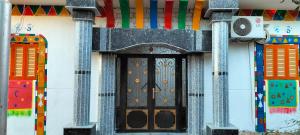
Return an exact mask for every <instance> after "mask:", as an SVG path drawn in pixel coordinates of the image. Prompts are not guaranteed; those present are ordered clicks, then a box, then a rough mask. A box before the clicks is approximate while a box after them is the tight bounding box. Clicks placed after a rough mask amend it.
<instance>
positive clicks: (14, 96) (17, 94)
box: [7, 80, 34, 116]
mask: <svg viewBox="0 0 300 135" xmlns="http://www.w3.org/2000/svg"><path fill="white" fill-rule="evenodd" d="M32 84H33V81H31V80H10V81H9V89H8V112H7V113H8V116H31V113H32V111H31V110H32V102H33V91H34V90H33V89H34V87H33V85H32Z"/></svg>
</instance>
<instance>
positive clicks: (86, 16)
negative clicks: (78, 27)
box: [72, 9, 95, 22]
mask: <svg viewBox="0 0 300 135" xmlns="http://www.w3.org/2000/svg"><path fill="white" fill-rule="evenodd" d="M72 17H73V20H74V21H79V20H84V21H93V22H94V20H95V13H94V12H93V11H90V10H80V9H76V10H75V9H74V10H73V13H72Z"/></svg>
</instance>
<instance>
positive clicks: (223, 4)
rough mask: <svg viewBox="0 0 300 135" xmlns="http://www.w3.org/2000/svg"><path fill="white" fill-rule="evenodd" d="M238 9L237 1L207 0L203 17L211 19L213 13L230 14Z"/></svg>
mask: <svg viewBox="0 0 300 135" xmlns="http://www.w3.org/2000/svg"><path fill="white" fill-rule="evenodd" d="M238 9H239V1H238V0H209V2H208V10H207V11H206V13H205V17H211V16H212V14H213V12H232V13H235V12H236V11H238Z"/></svg>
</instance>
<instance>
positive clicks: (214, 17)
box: [210, 12, 233, 22]
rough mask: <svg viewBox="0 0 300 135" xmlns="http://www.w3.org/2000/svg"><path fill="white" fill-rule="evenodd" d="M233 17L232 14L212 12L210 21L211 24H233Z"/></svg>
mask: <svg viewBox="0 0 300 135" xmlns="http://www.w3.org/2000/svg"><path fill="white" fill-rule="evenodd" d="M232 16H233V13H232V12H212V14H211V18H210V20H211V22H220V21H222V22H231V18H232Z"/></svg>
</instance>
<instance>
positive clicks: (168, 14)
mask: <svg viewBox="0 0 300 135" xmlns="http://www.w3.org/2000/svg"><path fill="white" fill-rule="evenodd" d="M173 3H174V1H173V0H166V7H165V29H172V12H173Z"/></svg>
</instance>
